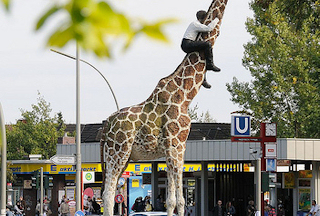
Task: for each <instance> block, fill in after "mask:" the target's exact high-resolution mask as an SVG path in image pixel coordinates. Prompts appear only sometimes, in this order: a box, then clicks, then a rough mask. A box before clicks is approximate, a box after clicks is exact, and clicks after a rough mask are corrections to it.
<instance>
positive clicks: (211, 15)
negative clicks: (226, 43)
mask: <svg viewBox="0 0 320 216" xmlns="http://www.w3.org/2000/svg"><path fill="white" fill-rule="evenodd" d="M227 3H228V0H213V1H212V3H211V5H210V7H209V9H208V11H207V16H206V18H205V21H204V23H205V24H209V23H210V22H211V21H212V20H214V19H215V18H216V16H217V14H218V13H219V12H220V13H221V14H222V15H223V14H224V10H225V8H226V5H227ZM220 25H221V20H220V21H219V23H218V25H216V27H215V28H214V29H213V30H212V31H211V32H210V33H209V34H208V33H201V34H199V40H204V41H210V42H211V44H212V46H213V45H214V42H215V40H216V38H217V37H218V35H219V31H220Z"/></svg>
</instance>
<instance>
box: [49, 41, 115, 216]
mask: <svg viewBox="0 0 320 216" xmlns="http://www.w3.org/2000/svg"><path fill="white" fill-rule="evenodd" d="M50 50H51V51H53V52H55V53H58V54H60V55H63V56H66V57H68V58H71V59H73V60H75V61H76V157H77V162H76V210H77V211H79V210H81V197H82V194H81V184H82V183H81V126H80V61H82V62H84V63H86V64H87V65H89V66H91V67H92V68H93V69H94V70H96V71H97V72H98V73H99V74H100V75H101V76H102V78H103V79H104V80H105V81H106V83H107V85H108V86H109V89H110V91H111V93H112V96H113V99H114V101H115V104H116V106H117V110H118V111H119V105H118V101H117V99H116V96H115V94H114V92H113V89H112V88H111V85H110V83H109V82H108V80H107V79H106V77H105V76H104V75H103V74H102V73H101V72H100V71H99V70H98V69H97V68H96V67H94V66H93V65H92V64H90V63H89V62H87V61H85V60H82V59H80V57H79V49H78V44H77V48H76V57H73V56H71V55H68V54H65V53H62V52H59V51H57V50H53V49H50Z"/></svg>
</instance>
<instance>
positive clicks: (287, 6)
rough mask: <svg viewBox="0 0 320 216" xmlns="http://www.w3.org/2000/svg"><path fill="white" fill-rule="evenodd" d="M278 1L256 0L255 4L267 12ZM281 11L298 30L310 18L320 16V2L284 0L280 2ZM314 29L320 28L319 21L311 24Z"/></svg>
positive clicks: (317, 0)
mask: <svg viewBox="0 0 320 216" xmlns="http://www.w3.org/2000/svg"><path fill="white" fill-rule="evenodd" d="M275 1H276V0H256V1H255V4H256V5H257V6H259V7H260V8H261V9H262V10H263V11H266V10H267V9H268V7H269V6H270V5H271V4H272V3H274V2H275ZM277 4H280V6H279V7H278V9H279V11H280V12H281V13H283V14H284V15H285V16H286V17H287V18H288V22H289V23H290V24H293V25H294V26H295V27H296V28H297V29H300V28H301V27H302V24H303V22H304V21H305V20H306V19H309V17H311V16H313V17H316V16H319V13H320V1H319V0H284V1H279V2H278V3H277ZM310 24H311V25H313V27H314V28H319V26H320V22H319V20H315V22H313V23H310Z"/></svg>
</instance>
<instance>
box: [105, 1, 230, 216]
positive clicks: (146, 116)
mask: <svg viewBox="0 0 320 216" xmlns="http://www.w3.org/2000/svg"><path fill="white" fill-rule="evenodd" d="M227 1H228V0H213V2H212V4H211V5H210V7H209V10H208V12H207V16H206V19H205V21H204V23H205V24H208V23H209V22H211V21H212V20H213V19H214V18H215V17H216V14H217V13H218V12H220V13H221V14H223V12H224V9H225V7H226V4H227ZM220 22H221V20H220V21H219V23H218V24H217V25H216V27H215V28H214V29H213V30H212V31H211V32H209V33H201V34H199V35H198V40H205V41H210V42H211V44H212V46H213V44H214V42H215V39H216V38H217V36H218V33H219V29H220V24H221V23H220ZM205 73H206V67H205V56H204V54H203V53H199V52H193V53H190V54H187V55H186V57H185V58H184V60H183V61H182V63H181V64H180V65H179V66H178V68H177V69H176V70H175V72H173V73H172V74H171V75H169V76H167V77H165V78H162V79H161V80H160V81H159V83H158V85H157V86H156V88H155V90H154V91H153V92H152V94H151V96H150V97H149V98H148V99H147V100H146V101H144V102H142V103H140V104H138V105H135V106H131V107H127V108H123V109H121V110H120V111H118V112H116V113H114V114H113V115H111V116H110V117H109V118H108V119H107V121H106V122H105V124H104V128H103V134H102V138H101V151H104V154H103V152H102V154H101V157H102V159H101V161H102V163H103V164H102V165H103V170H104V172H103V175H104V180H105V181H104V182H105V185H104V192H103V200H104V214H103V215H104V216H112V215H113V207H114V197H115V190H116V186H117V182H118V179H119V177H120V176H121V174H122V173H123V171H124V170H125V169H126V167H127V165H128V163H129V161H130V160H133V161H138V160H154V159H157V158H160V157H165V158H166V164H167V176H168V197H167V201H166V203H167V212H168V215H169V216H172V215H173V210H174V208H175V207H177V210H178V214H179V216H182V215H184V204H185V201H184V198H183V184H182V180H183V179H182V178H183V176H182V174H183V165H184V152H185V149H186V140H187V138H188V135H189V131H190V126H191V119H190V117H189V116H188V106H189V104H190V102H191V101H192V99H193V98H194V97H195V96H196V95H197V93H198V91H199V89H200V87H201V84H202V82H203V79H204V74H205ZM104 155H105V156H104Z"/></svg>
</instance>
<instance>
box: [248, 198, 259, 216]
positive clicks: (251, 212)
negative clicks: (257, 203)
mask: <svg viewBox="0 0 320 216" xmlns="http://www.w3.org/2000/svg"><path fill="white" fill-rule="evenodd" d="M256 211H257V210H256V207H254V201H253V200H250V201H249V203H248V206H247V210H246V212H247V216H254V215H255V214H256Z"/></svg>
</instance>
